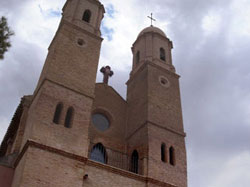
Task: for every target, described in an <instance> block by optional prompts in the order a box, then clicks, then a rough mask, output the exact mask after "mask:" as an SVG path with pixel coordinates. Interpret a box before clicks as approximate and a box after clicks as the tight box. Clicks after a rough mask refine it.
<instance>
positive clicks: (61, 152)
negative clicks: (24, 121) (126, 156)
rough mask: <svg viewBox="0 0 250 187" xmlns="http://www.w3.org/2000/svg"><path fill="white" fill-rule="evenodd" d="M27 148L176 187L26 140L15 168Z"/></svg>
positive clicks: (172, 186)
mask: <svg viewBox="0 0 250 187" xmlns="http://www.w3.org/2000/svg"><path fill="white" fill-rule="evenodd" d="M29 147H35V148H38V149H42V150H45V151H48V152H51V153H55V154H58V155H61V156H64V157H67V158H70V159H73V160H77V161H79V162H83V163H85V164H87V165H89V166H93V167H96V168H99V169H103V170H107V171H109V172H112V173H115V174H119V175H121V176H125V177H128V178H131V179H135V180H138V181H142V182H145V183H146V184H148V183H151V184H155V185H158V186H160V187H177V186H175V185H172V184H168V183H165V182H162V181H158V180H155V179H152V178H150V177H145V176H141V175H138V174H135V173H132V172H129V171H126V170H122V169H119V168H115V167H112V166H109V165H106V164H102V163H99V162H95V161H92V160H89V159H88V158H86V157H82V156H79V155H75V154H73V153H69V152H66V151H63V150H60V149H56V148H54V147H50V146H47V145H43V144H40V143H37V142H35V141H32V140H28V141H27V142H26V144H25V146H24V147H23V149H22V151H21V153H20V154H19V156H18V158H17V160H16V162H15V164H14V167H15V168H16V167H17V165H18V164H19V162H20V160H21V159H22V157H23V155H24V154H25V152H26V151H27V149H28V148H29Z"/></svg>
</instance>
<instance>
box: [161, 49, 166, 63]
mask: <svg viewBox="0 0 250 187" xmlns="http://www.w3.org/2000/svg"><path fill="white" fill-rule="evenodd" d="M160 59H161V60H163V61H166V53H165V49H163V48H160Z"/></svg>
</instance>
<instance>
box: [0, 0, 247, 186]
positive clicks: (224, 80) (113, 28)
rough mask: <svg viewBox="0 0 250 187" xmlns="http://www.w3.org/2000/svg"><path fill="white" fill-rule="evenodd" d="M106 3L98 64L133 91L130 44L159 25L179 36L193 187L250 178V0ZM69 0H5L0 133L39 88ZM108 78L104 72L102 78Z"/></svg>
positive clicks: (0, 10)
mask: <svg viewBox="0 0 250 187" xmlns="http://www.w3.org/2000/svg"><path fill="white" fill-rule="evenodd" d="M101 2H102V3H103V4H104V6H105V9H106V14H105V17H104V19H103V22H102V26H101V30H102V37H103V38H104V41H103V43H102V49H101V56H100V62H99V68H100V67H102V66H104V65H110V66H111V67H112V69H113V71H114V72H115V74H114V76H113V77H112V78H111V79H110V85H111V86H113V87H114V88H115V89H116V90H117V91H118V92H119V93H120V94H121V95H122V96H123V97H126V85H125V82H126V81H127V80H128V77H129V72H130V70H131V65H132V53H131V46H132V44H133V42H134V41H135V40H136V38H137V35H138V33H139V32H140V31H141V30H142V29H143V28H145V27H147V26H149V25H150V20H149V19H148V18H147V16H149V15H150V13H151V12H153V16H154V18H155V19H156V20H157V21H156V22H155V23H154V25H155V26H157V27H159V28H161V29H162V30H163V31H164V32H165V33H166V35H167V36H168V38H170V39H171V40H172V41H173V44H174V49H173V51H172V55H173V64H174V66H175V67H176V70H177V73H178V74H179V75H181V79H180V89H181V100H182V110H183V119H184V128H185V132H186V133H187V137H186V147H187V161H188V184H189V187H235V186H237V187H249V184H250V172H249V171H250V86H249V83H250V0H144V1H142V0H126V1H121V0H119V1H117V0H101ZM64 3H65V0H53V1H51V0H22V1H20V0H8V1H4V0H0V16H2V15H4V16H6V17H7V18H8V21H9V25H10V27H11V29H12V30H14V32H15V36H14V37H12V38H11V42H12V47H11V48H10V50H9V51H8V52H7V53H6V54H5V59H4V60H1V61H0V85H1V87H0V98H1V99H0V140H1V139H2V138H3V136H4V134H5V132H6V129H7V127H8V125H9V122H10V120H11V118H12V116H13V114H14V111H15V109H16V107H17V106H18V104H19V102H20V98H21V97H22V96H23V95H29V94H32V93H33V91H34V88H35V86H36V84H37V81H38V78H39V75H40V72H41V68H42V66H43V64H44V60H45V58H46V55H47V48H48V46H49V44H50V42H51V40H52V38H53V36H54V34H55V32H56V30H57V27H58V23H59V21H60V18H61V9H62V7H63V5H64ZM101 79H102V75H101V73H99V72H98V75H97V82H100V81H101Z"/></svg>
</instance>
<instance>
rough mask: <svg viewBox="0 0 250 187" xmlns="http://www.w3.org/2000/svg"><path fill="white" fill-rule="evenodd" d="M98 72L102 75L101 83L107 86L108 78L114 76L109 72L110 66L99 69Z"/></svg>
mask: <svg viewBox="0 0 250 187" xmlns="http://www.w3.org/2000/svg"><path fill="white" fill-rule="evenodd" d="M100 72H102V73H103V83H104V84H108V81H109V77H112V75H113V74H114V72H113V71H111V68H110V66H106V67H102V68H101V69H100Z"/></svg>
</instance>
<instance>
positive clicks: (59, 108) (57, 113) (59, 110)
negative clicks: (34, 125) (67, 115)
mask: <svg viewBox="0 0 250 187" xmlns="http://www.w3.org/2000/svg"><path fill="white" fill-rule="evenodd" d="M62 109H63V104H62V103H58V104H57V106H56V110H55V113H54V118H53V123H55V124H59V121H60V117H61V113H62Z"/></svg>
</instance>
